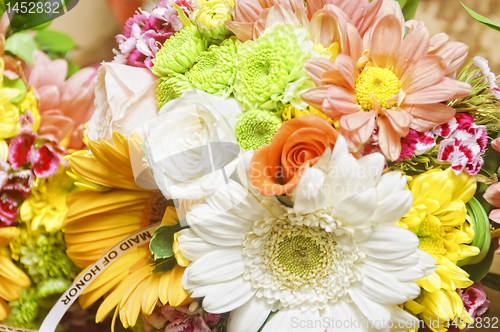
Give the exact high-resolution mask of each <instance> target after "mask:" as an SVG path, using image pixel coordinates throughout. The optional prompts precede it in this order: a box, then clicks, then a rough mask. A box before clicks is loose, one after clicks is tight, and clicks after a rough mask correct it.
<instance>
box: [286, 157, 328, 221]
mask: <svg viewBox="0 0 500 332" xmlns="http://www.w3.org/2000/svg"><path fill="white" fill-rule="evenodd" d="M324 181H325V174H324V173H323V172H322V171H321V170H319V169H317V168H311V167H307V168H306V169H305V170H304V173H303V174H302V178H301V179H300V182H299V184H298V185H297V188H295V190H294V192H293V196H292V197H293V199H294V205H293V209H294V211H295V212H296V213H302V214H306V213H312V212H316V211H318V210H319V209H323V208H325V207H326V204H327V203H326V196H325V195H324V193H323V191H322V187H323V182H324Z"/></svg>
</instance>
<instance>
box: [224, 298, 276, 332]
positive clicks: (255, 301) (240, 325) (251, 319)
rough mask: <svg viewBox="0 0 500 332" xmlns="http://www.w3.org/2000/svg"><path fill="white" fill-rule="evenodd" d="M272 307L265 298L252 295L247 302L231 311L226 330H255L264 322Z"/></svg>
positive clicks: (231, 331) (236, 331) (239, 331)
mask: <svg viewBox="0 0 500 332" xmlns="http://www.w3.org/2000/svg"><path fill="white" fill-rule="evenodd" d="M271 310H272V307H271V306H270V305H269V304H267V302H266V300H265V299H262V298H257V297H256V296H254V297H252V298H251V299H250V300H249V301H248V302H247V303H245V304H244V305H242V306H241V307H239V308H238V309H236V310H233V311H232V312H231V315H230V316H229V321H228V324H227V332H241V331H248V332H257V331H258V330H259V328H260V327H261V326H262V324H264V322H265V321H266V319H267V317H268V316H269V313H270V312H271Z"/></svg>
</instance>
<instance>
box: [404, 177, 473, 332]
mask: <svg viewBox="0 0 500 332" xmlns="http://www.w3.org/2000/svg"><path fill="white" fill-rule="evenodd" d="M408 186H409V189H410V190H411V192H412V194H413V197H414V201H413V206H412V208H411V210H410V211H409V212H408V214H407V215H406V216H405V217H404V218H403V219H401V221H400V225H401V226H402V227H405V228H408V229H409V230H411V231H412V232H414V233H415V234H416V235H417V236H418V237H419V240H420V245H419V248H420V249H421V250H424V251H425V252H427V253H429V254H431V255H432V256H434V258H436V260H437V266H436V272H435V273H433V274H431V275H430V276H428V277H426V278H423V279H420V280H418V281H417V283H418V284H419V285H420V286H421V287H422V288H423V289H424V292H423V295H422V296H420V297H419V299H417V301H418V302H419V303H420V304H421V305H423V306H424V307H425V308H426V309H425V310H426V311H424V312H425V314H424V316H423V318H424V320H425V319H427V318H425V317H433V319H435V318H436V317H440V318H441V320H442V324H441V325H440V327H438V328H434V327H432V326H429V327H430V328H431V329H432V330H433V331H435V332H436V331H440V332H441V331H445V329H444V328H442V327H441V326H444V325H443V324H445V321H446V322H449V321H453V320H454V319H457V318H460V317H468V316H466V315H465V316H464V315H463V312H462V310H458V309H457V310H456V308H455V306H456V301H458V300H460V297H458V300H457V299H456V297H455V296H454V295H451V294H452V293H453V294H456V289H457V288H466V287H468V286H470V285H472V284H473V282H472V281H471V280H470V279H469V275H468V274H467V272H465V271H464V270H462V269H461V268H459V267H458V266H457V265H456V264H457V262H458V261H459V260H462V259H464V258H467V257H471V256H475V255H477V254H478V253H479V249H478V248H476V247H473V246H471V245H469V243H471V242H472V240H473V238H474V229H473V227H472V225H471V224H470V223H469V222H468V221H467V219H466V217H467V210H466V207H465V203H467V202H468V201H469V200H470V199H471V198H472V197H473V195H474V193H475V192H476V179H475V178H474V177H473V176H470V175H468V174H466V173H465V172H462V173H461V174H459V175H455V174H454V173H453V171H452V170H451V168H448V169H447V170H445V171H443V170H432V171H429V172H426V173H424V174H421V175H419V176H417V177H415V178H413V179H412V180H411V181H409V184H408ZM443 294H444V295H443ZM431 303H438V305H437V306H434V305H430V304H431ZM428 305H429V306H428ZM460 306H461V307H463V303H462V301H461V300H460ZM409 309H410V310H411V308H409ZM437 309H439V311H438V310H437ZM462 309H463V308H462ZM412 312H413V313H414V314H418V312H414V311H412ZM444 313H446V314H447V315H448V316H446V319H444V318H443V317H444V316H443V314H444ZM426 315H427V316H426ZM457 315H458V316H457ZM428 321H429V322H431V319H430V318H429V319H428ZM426 323H427V321H426Z"/></svg>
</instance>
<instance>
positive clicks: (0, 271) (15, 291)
mask: <svg viewBox="0 0 500 332" xmlns="http://www.w3.org/2000/svg"><path fill="white" fill-rule="evenodd" d="M17 232H18V230H17V228H15V227H4V228H0V321H2V320H4V319H5V318H7V316H8V315H9V312H10V309H9V305H8V304H7V302H10V301H16V300H19V298H20V296H21V294H20V293H19V292H20V291H22V290H24V289H27V288H28V287H29V286H30V284H31V282H30V278H29V277H28V276H27V275H26V273H24V272H23V271H22V270H21V269H19V268H18V267H17V266H16V265H14V263H13V262H12V260H11V259H10V258H9V257H7V256H8V255H4V253H6V251H7V248H5V247H6V246H8V245H9V243H10V242H11V241H12V240H13V239H14V238H15V237H16V236H17Z"/></svg>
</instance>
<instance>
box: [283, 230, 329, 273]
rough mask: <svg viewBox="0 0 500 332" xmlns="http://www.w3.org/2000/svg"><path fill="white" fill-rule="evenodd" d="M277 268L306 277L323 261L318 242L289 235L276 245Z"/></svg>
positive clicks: (305, 237) (300, 236)
mask: <svg viewBox="0 0 500 332" xmlns="http://www.w3.org/2000/svg"><path fill="white" fill-rule="evenodd" d="M276 260H277V263H278V266H279V267H280V268H282V269H285V270H288V271H290V272H291V273H293V274H295V275H299V276H302V275H307V274H309V273H311V272H313V271H315V270H316V269H317V268H318V266H320V265H321V263H322V261H323V255H322V251H321V247H320V245H319V244H318V241H317V240H315V239H313V238H311V237H307V236H304V235H291V236H290V235H289V236H287V237H285V238H284V239H283V241H282V242H281V243H280V244H279V245H278V251H277V255H276Z"/></svg>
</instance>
